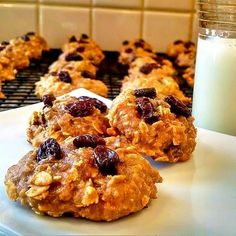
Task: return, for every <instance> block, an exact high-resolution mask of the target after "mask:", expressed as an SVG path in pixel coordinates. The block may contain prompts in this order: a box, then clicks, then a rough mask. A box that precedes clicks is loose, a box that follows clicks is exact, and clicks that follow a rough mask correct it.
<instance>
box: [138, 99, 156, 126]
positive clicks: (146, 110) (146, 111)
mask: <svg viewBox="0 0 236 236" xmlns="http://www.w3.org/2000/svg"><path fill="white" fill-rule="evenodd" d="M137 111H138V113H139V115H140V116H141V118H142V119H144V121H145V122H146V123H148V124H150V125H151V124H153V123H155V122H156V121H158V120H159V118H160V117H159V116H158V115H155V114H154V112H155V109H154V107H153V105H152V103H151V102H150V100H149V98H147V97H140V98H137Z"/></svg>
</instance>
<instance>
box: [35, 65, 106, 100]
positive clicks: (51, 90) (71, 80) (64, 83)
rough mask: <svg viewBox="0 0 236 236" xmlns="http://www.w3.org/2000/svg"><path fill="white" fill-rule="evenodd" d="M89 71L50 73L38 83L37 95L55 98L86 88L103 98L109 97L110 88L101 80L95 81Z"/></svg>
mask: <svg viewBox="0 0 236 236" xmlns="http://www.w3.org/2000/svg"><path fill="white" fill-rule="evenodd" d="M94 77H95V76H94V75H93V74H92V73H89V71H85V72H83V73H82V72H78V71H73V70H72V71H71V70H60V71H59V72H58V73H57V72H50V73H49V74H46V75H44V76H43V77H41V79H40V81H38V82H36V83H35V84H36V88H35V94H36V96H38V97H42V96H43V95H44V94H52V95H53V96H55V97H58V96H61V95H63V94H66V93H69V92H71V91H72V90H74V89H78V88H85V89H88V90H90V91H92V92H94V93H96V94H98V95H101V96H103V97H106V96H107V93H108V88H107V86H106V85H105V84H104V83H103V82H102V81H100V80H96V79H94Z"/></svg>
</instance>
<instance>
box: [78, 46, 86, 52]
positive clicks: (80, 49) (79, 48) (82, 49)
mask: <svg viewBox="0 0 236 236" xmlns="http://www.w3.org/2000/svg"><path fill="white" fill-rule="evenodd" d="M84 49H85V48H84V47H78V48H77V49H76V51H77V52H84Z"/></svg>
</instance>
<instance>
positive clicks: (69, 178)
mask: <svg viewBox="0 0 236 236" xmlns="http://www.w3.org/2000/svg"><path fill="white" fill-rule="evenodd" d="M112 142H113V140H110V141H109V140H108V142H107V140H106V139H103V138H101V137H98V136H96V135H90V134H89V135H81V136H78V137H76V138H68V139H66V140H65V142H63V143H61V144H59V143H58V142H57V141H56V140H55V139H52V138H50V139H47V140H46V141H45V142H44V143H42V144H41V145H40V147H39V148H35V149H33V150H32V151H30V152H29V153H27V154H26V155H25V156H24V157H23V158H22V159H21V160H20V161H19V162H18V163H17V164H16V165H13V166H12V167H10V168H9V169H8V171H7V174H6V176H5V187H6V192H7V194H8V196H9V198H10V199H11V200H13V201H20V202H21V204H22V205H25V206H28V207H30V208H32V210H33V211H34V212H35V213H36V214H40V215H43V214H46V215H50V216H52V217H60V216H62V215H63V214H65V213H69V214H70V215H73V216H74V217H82V218H87V219H90V220H94V221H112V220H116V219H118V218H121V217H124V216H127V215H129V214H132V213H134V212H137V211H140V210H142V209H143V208H145V207H146V206H148V204H149V203H150V201H151V200H152V199H154V198H156V194H157V189H156V185H155V184H156V183H158V182H161V181H162V178H161V177H160V175H159V173H158V171H157V170H155V169H154V168H152V166H151V165H150V163H149V162H148V161H147V160H145V159H144V158H143V157H142V156H140V155H139V154H138V153H137V152H136V150H135V149H134V148H132V147H130V146H128V145H127V146H125V147H120V148H115V147H114V145H113V144H112Z"/></svg>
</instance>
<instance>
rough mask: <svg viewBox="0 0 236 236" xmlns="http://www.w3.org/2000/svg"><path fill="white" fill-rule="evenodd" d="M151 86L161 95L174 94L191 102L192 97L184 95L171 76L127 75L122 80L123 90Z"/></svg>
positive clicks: (185, 101) (186, 101) (183, 100)
mask: <svg viewBox="0 0 236 236" xmlns="http://www.w3.org/2000/svg"><path fill="white" fill-rule="evenodd" d="M149 87H153V88H155V89H156V91H157V93H158V95H159V96H160V97H165V96H167V95H173V96H175V97H176V98H178V99H179V100H181V101H182V102H184V103H186V104H188V103H191V98H189V97H186V96H185V95H184V93H183V92H182V91H181V90H180V88H179V85H178V83H177V82H176V81H175V80H174V79H173V77H170V76H163V75H153V76H148V77H140V78H137V79H135V78H132V77H131V78H130V77H128V76H126V77H125V78H124V80H123V81H122V87H121V91H124V90H126V89H141V88H149Z"/></svg>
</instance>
